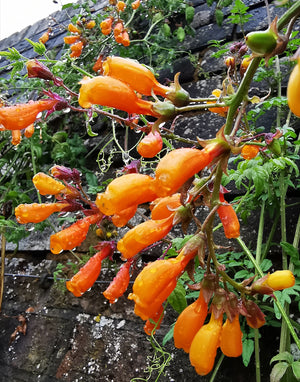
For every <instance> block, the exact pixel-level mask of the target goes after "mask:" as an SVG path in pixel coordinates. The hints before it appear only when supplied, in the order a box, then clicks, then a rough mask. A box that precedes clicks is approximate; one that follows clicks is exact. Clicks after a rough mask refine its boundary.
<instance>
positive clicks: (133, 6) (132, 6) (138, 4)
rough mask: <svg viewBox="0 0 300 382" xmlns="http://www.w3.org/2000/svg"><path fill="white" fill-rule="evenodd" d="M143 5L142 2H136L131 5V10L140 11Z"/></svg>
mask: <svg viewBox="0 0 300 382" xmlns="http://www.w3.org/2000/svg"><path fill="white" fill-rule="evenodd" d="M140 5H141V0H135V1H134V2H133V3H132V4H131V8H132V9H138V7H139V6H140Z"/></svg>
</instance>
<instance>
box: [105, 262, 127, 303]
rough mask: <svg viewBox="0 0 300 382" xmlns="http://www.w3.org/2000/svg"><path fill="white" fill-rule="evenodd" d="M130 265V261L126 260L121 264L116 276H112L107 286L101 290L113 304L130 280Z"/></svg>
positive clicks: (124, 290) (121, 294)
mask: <svg viewBox="0 0 300 382" xmlns="http://www.w3.org/2000/svg"><path fill="white" fill-rule="evenodd" d="M130 266H131V261H127V262H126V263H125V264H123V265H122V266H121V268H120V269H119V272H118V273H117V275H116V277H114V279H113V281H112V282H111V283H110V284H109V286H108V288H107V289H106V290H105V291H104V292H103V296H104V297H105V298H107V300H109V302H110V303H111V304H114V303H115V302H116V301H117V299H118V298H119V297H121V296H123V294H124V293H125V292H126V289H127V288H128V285H129V280H130V273H129V271H130Z"/></svg>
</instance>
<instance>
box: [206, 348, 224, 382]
mask: <svg viewBox="0 0 300 382" xmlns="http://www.w3.org/2000/svg"><path fill="white" fill-rule="evenodd" d="M224 358H225V355H224V354H223V353H221V355H220V358H219V359H218V362H217V364H216V366H215V367H214V371H213V373H212V375H211V377H210V380H209V382H214V380H215V378H216V376H217V373H218V371H219V369H220V366H221V364H222V362H223V359H224Z"/></svg>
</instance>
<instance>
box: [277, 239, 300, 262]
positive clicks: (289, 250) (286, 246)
mask: <svg viewBox="0 0 300 382" xmlns="http://www.w3.org/2000/svg"><path fill="white" fill-rule="evenodd" d="M280 245H281V247H282V249H283V250H284V252H285V253H286V254H287V255H289V256H291V258H294V259H298V258H299V252H298V250H297V248H295V247H294V246H293V245H292V244H290V243H287V242H286V241H281V242H280Z"/></svg>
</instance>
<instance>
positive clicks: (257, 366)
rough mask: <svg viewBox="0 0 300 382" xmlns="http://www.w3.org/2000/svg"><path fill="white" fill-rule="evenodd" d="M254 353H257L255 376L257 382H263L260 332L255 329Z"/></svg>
mask: <svg viewBox="0 0 300 382" xmlns="http://www.w3.org/2000/svg"><path fill="white" fill-rule="evenodd" d="M254 352H255V375H256V382H260V381H261V376H260V359H259V330H258V329H254Z"/></svg>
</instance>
